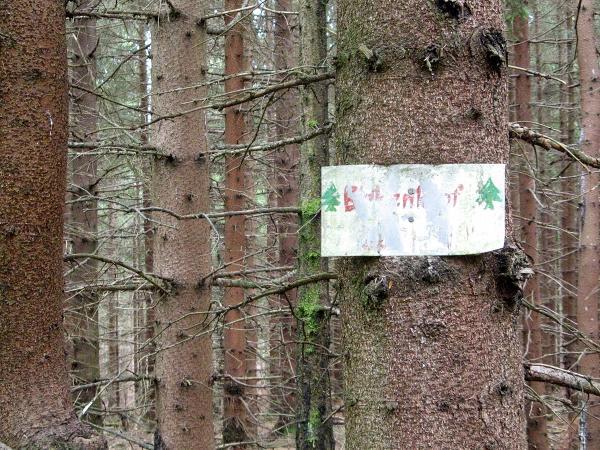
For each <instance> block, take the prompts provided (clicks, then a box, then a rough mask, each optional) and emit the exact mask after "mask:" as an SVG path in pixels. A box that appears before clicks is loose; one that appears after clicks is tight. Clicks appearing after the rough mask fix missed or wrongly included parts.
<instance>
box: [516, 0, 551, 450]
mask: <svg viewBox="0 0 600 450" xmlns="http://www.w3.org/2000/svg"><path fill="white" fill-rule="evenodd" d="M524 4H525V5H526V4H527V2H524ZM528 20H529V17H528V16H523V15H518V16H517V17H515V19H514V24H513V31H514V34H515V39H516V41H517V43H516V44H515V46H514V55H515V56H514V63H515V65H516V66H517V67H523V68H526V69H528V68H529V66H530V56H529V22H528ZM516 76H517V79H516V82H515V91H516V94H515V95H516V119H517V122H522V123H523V124H524V125H525V126H531V121H532V114H531V106H530V102H531V78H530V75H529V74H528V73H525V72H522V71H519V72H518V73H517V75H516ZM522 148H523V156H524V158H523V166H522V168H521V171H520V172H519V200H520V204H519V215H520V216H521V239H522V242H523V247H524V250H525V253H527V256H529V258H530V259H531V262H532V263H533V264H534V265H535V264H537V263H538V262H539V258H538V243H537V240H538V239H537V225H536V216H537V203H536V200H535V173H534V171H535V170H536V169H537V168H536V167H534V166H533V164H534V161H536V158H535V157H534V152H533V150H534V149H533V146H531V145H529V144H524V145H523V147H522ZM523 294H524V296H525V298H527V300H528V301H529V302H531V303H534V304H539V303H540V285H539V279H538V277H537V276H536V275H535V274H534V276H533V277H532V278H531V279H530V280H529V281H528V282H527V284H526V286H525V289H524V293H523ZM524 337H525V339H526V341H525V342H526V343H525V348H526V349H527V353H526V355H525V356H526V358H527V359H528V360H529V361H531V362H533V363H540V362H542V361H541V357H542V330H541V317H540V315H539V314H537V313H535V312H529V315H526V316H525V333H524ZM529 385H530V386H531V389H533V390H534V391H535V392H536V394H538V395H544V393H545V389H546V386H545V383H542V382H540V381H531V382H530V383H529ZM525 410H526V413H527V440H528V443H529V448H530V449H532V450H534V449H535V450H545V449H548V439H547V427H546V418H545V416H544V407H543V405H542V404H541V403H540V402H538V401H528V402H527V404H526V408H525Z"/></svg>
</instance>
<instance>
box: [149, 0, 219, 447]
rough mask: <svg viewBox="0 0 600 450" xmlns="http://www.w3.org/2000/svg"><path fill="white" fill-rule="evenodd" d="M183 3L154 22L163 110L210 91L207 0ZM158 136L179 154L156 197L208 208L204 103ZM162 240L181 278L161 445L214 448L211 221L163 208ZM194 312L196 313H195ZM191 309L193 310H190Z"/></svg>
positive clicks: (178, 206) (160, 326)
mask: <svg viewBox="0 0 600 450" xmlns="http://www.w3.org/2000/svg"><path fill="white" fill-rule="evenodd" d="M170 3H171V4H172V5H173V7H174V8H175V11H174V12H173V13H172V14H170V16H169V17H168V18H163V19H162V20H161V21H160V22H156V23H154V24H153V29H152V31H153V41H152V45H153V47H152V53H153V64H152V72H153V73H152V89H153V96H152V100H153V106H154V108H153V109H154V111H155V112H156V114H158V115H163V114H168V113H170V112H173V111H176V110H178V109H179V108H180V107H181V104H183V103H184V102H186V101H193V100H194V99H197V98H201V97H203V96H204V95H205V94H206V93H205V90H204V87H198V88H194V89H184V90H177V89H178V88H182V87H187V86H193V85H196V86H201V85H202V82H203V81H204V79H205V74H206V71H207V68H206V53H205V42H206V33H205V31H206V30H205V29H204V26H203V25H202V24H201V23H198V19H199V18H200V17H202V15H203V13H204V7H205V6H207V5H206V4H205V3H203V2H199V1H195V0H176V1H171V2H170ZM152 140H153V144H154V145H156V146H159V147H162V148H169V150H170V152H171V154H172V158H170V159H160V160H157V161H156V162H155V166H154V173H153V181H152V185H153V205H156V206H157V207H164V208H167V209H169V210H172V211H177V212H178V213H180V214H190V213H192V212H194V211H207V210H208V209H209V207H210V199H209V175H210V172H209V159H208V158H205V157H200V158H198V155H202V154H204V153H205V152H206V149H207V141H206V123H205V116H204V113H203V111H201V110H198V111H196V112H194V113H191V114H186V115H183V116H179V117H176V118H174V119H172V120H170V121H162V122H159V123H157V124H156V126H155V128H154V129H153V132H152ZM153 244H154V261H153V262H154V271H155V273H156V274H158V275H159V276H162V277H167V278H170V279H173V280H174V286H173V289H174V291H173V292H172V294H171V295H169V296H165V297H164V298H162V299H160V301H159V303H158V306H157V308H156V324H157V331H156V334H155V335H156V336H157V345H158V348H157V351H158V354H157V356H156V378H157V381H156V415H157V430H156V433H155V443H154V448H155V449H156V450H159V449H160V450H163V449H172V450H175V449H188V448H189V449H200V448H201V449H211V448H214V445H215V444H214V431H213V412H212V408H213V405H212V390H211V385H212V373H213V365H212V342H211V336H210V333H209V332H207V330H206V327H205V325H206V324H207V323H210V320H209V318H208V317H206V315H205V313H203V312H205V311H208V310H209V304H210V285H208V284H202V285H198V280H200V279H202V277H203V276H204V275H205V274H207V273H209V272H210V270H211V247H210V224H209V223H208V222H207V221H205V220H192V221H179V220H177V219H175V218H173V217H172V216H162V217H161V218H160V223H159V224H158V225H157V228H156V233H155V238H154V239H153ZM190 313H195V314H192V315H190ZM185 315H187V317H186V318H183V319H182V317H183V316H185Z"/></svg>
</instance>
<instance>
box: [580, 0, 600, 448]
mask: <svg viewBox="0 0 600 450" xmlns="http://www.w3.org/2000/svg"><path fill="white" fill-rule="evenodd" d="M574 4H575V8H576V12H577V17H578V18H577V62H578V65H579V82H580V93H581V149H582V150H583V151H584V152H587V153H589V154H590V155H591V156H598V155H600V120H599V119H600V97H599V94H598V70H599V69H598V57H597V54H596V44H595V40H596V37H595V29H594V2H593V1H591V0H582V1H579V0H577V1H575V2H574ZM599 183H600V175H599V174H598V172H597V171H593V172H590V171H587V170H585V169H584V170H583V173H582V175H581V187H582V191H583V216H582V225H581V226H582V228H581V232H580V235H579V262H580V265H581V267H585V270H583V271H581V273H580V274H579V280H578V287H577V324H578V326H579V329H580V331H581V332H583V333H585V334H586V335H588V336H589V337H590V338H592V339H594V340H597V339H598V291H597V290H598V278H599V277H600V265H599V263H598V250H599V248H598V244H599V242H598V240H599V239H600V236H599V234H598V230H599V225H600V209H599V207H598V184H599ZM581 350H582V351H583V352H585V353H584V355H583V356H582V358H581V359H580V361H579V372H581V373H584V374H585V375H588V376H590V377H595V378H597V377H598V376H600V357H599V355H598V353H594V352H590V350H587V351H586V349H585V348H584V349H581ZM583 414H585V415H586V416H587V420H586V423H587V443H586V444H587V445H588V447H587V448H590V449H592V448H597V447H598V446H600V419H598V417H599V416H600V402H599V401H598V399H597V398H592V399H590V401H589V402H588V403H587V408H586V409H585V410H584V412H583Z"/></svg>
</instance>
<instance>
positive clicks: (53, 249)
mask: <svg viewBox="0 0 600 450" xmlns="http://www.w3.org/2000/svg"><path fill="white" fill-rule="evenodd" d="M64 14H65V13H64V5H63V4H62V2H57V1H56V2H47V1H39V0H30V1H10V2H2V3H1V6H0V342H1V343H2V344H1V345H0V367H2V370H1V371H0V424H2V426H1V427H0V441H1V442H3V443H4V444H6V445H9V446H11V447H14V448H27V449H37V448H50V447H57V448H58V447H61V448H64V447H68V448H72V449H100V448H104V445H105V443H104V442H103V440H102V439H99V438H96V437H94V436H92V435H91V434H90V433H89V430H88V429H86V428H85V427H83V426H82V425H81V423H79V422H78V420H77V419H76V417H75V415H74V412H73V409H72V406H71V402H70V395H69V379H68V374H67V365H66V361H65V353H64V352H65V341H64V334H63V332H64V329H63V324H62V309H63V299H64V297H63V275H62V254H63V212H64V201H65V195H66V165H67V158H66V156H67V154H66V148H67V121H68V111H67V109H68V100H67V72H66V40H65V17H64Z"/></svg>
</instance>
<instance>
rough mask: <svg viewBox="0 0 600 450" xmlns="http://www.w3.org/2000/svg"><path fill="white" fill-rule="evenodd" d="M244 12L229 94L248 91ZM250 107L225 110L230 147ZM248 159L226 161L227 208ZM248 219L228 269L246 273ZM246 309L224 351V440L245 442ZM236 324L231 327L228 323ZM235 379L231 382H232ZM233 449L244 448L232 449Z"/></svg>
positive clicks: (229, 251)
mask: <svg viewBox="0 0 600 450" xmlns="http://www.w3.org/2000/svg"><path fill="white" fill-rule="evenodd" d="M242 3H243V2H242V0H225V3H224V8H225V10H226V11H230V10H236V9H239V8H241V7H242ZM240 14H245V13H244V12H242V13H238V14H235V13H232V14H227V15H226V16H225V26H226V27H227V26H229V25H230V24H231V23H232V21H234V20H235V21H236V23H235V24H233V25H232V26H231V28H229V29H228V31H227V33H226V35H225V76H226V77H229V78H227V79H226V80H225V92H237V91H240V90H243V89H244V79H243V78H242V77H236V76H233V75H235V74H238V73H241V72H243V71H244V70H245V68H246V62H245V54H244V50H245V49H244V33H245V30H244V27H245V24H246V23H247V21H245V20H244V21H240V17H239V15H240ZM244 108H245V105H243V104H242V105H236V106H233V107H230V108H227V109H226V110H225V139H224V140H225V144H231V145H236V144H242V143H243V142H244V139H245V129H246V123H245V120H246V117H245V114H244ZM245 159H246V155H244V154H241V155H231V156H227V157H226V158H225V210H227V211H235V210H243V209H245V207H246V205H247V200H246V195H247V186H246V182H247V180H246V175H245V166H246V164H245V163H244V160H245ZM246 247H247V237H246V216H244V215H238V216H232V217H226V218H225V251H224V263H225V264H227V265H228V269H227V270H229V271H238V270H243V269H244V268H245V267H246V260H245V254H246ZM223 297H224V298H223V302H224V304H225V306H233V305H238V304H240V303H242V302H243V301H244V290H243V289H242V288H239V287H226V288H225V291H224V295H223ZM242 318H243V311H241V310H240V309H239V308H238V309H232V310H231V311H228V312H227V314H226V315H225V328H224V330H223V347H224V351H225V359H224V370H225V374H226V376H227V377H228V379H227V380H226V381H225V383H224V391H225V392H224V399H223V401H224V412H223V442H224V443H230V442H245V441H248V440H249V433H248V432H249V429H248V428H249V425H250V424H249V421H248V419H249V415H248V412H247V411H246V407H245V406H244V400H245V398H246V395H245V389H244V386H243V384H240V383H239V382H236V379H238V380H239V379H240V378H243V377H245V376H246V375H247V354H246V332H245V327H246V324H245V323H244V322H243V321H242ZM228 323H231V325H227V324H228ZM229 377H231V378H229ZM231 448H232V449H233V450H238V449H241V448H243V446H234V447H231Z"/></svg>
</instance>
